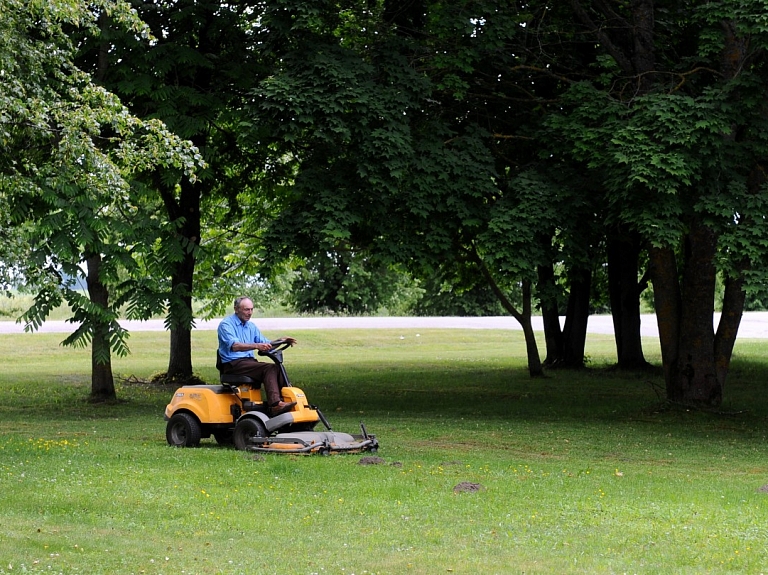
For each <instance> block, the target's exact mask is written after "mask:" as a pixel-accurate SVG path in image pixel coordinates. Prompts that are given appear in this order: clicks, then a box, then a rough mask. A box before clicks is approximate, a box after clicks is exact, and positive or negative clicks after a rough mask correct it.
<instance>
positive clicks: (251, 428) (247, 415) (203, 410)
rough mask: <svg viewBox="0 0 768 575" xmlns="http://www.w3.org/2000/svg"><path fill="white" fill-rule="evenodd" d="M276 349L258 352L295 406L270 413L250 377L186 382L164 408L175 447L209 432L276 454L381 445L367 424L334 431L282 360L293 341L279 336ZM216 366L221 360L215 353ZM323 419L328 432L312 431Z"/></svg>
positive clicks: (250, 448) (224, 441)
mask: <svg viewBox="0 0 768 575" xmlns="http://www.w3.org/2000/svg"><path fill="white" fill-rule="evenodd" d="M270 343H271V344H272V349H270V350H269V351H259V352H258V353H259V355H261V356H266V357H268V358H269V359H270V360H272V361H273V362H274V363H275V364H277V366H278V370H279V372H280V380H281V390H280V392H281V394H282V399H283V401H284V402H286V403H294V402H295V405H294V406H293V407H292V408H291V409H290V411H287V412H285V413H281V414H280V415H276V416H274V417H272V416H270V410H269V408H268V406H267V404H266V402H265V401H264V400H263V399H262V394H261V386H260V385H259V384H258V383H256V382H254V381H253V380H252V379H251V378H250V377H248V376H244V375H232V374H224V373H220V376H219V381H220V384H219V385H185V386H182V387H180V388H178V389H177V390H176V392H175V393H174V394H173V398H172V399H171V402H170V403H169V404H168V405H167V406H166V408H165V420H166V421H167V422H168V423H167V425H166V429H165V437H166V439H167V441H168V444H169V445H172V446H175V447H196V446H198V445H199V444H200V440H201V439H204V438H208V437H210V436H211V435H213V437H214V438H215V439H216V441H217V442H218V443H219V444H223V445H228V444H232V443H234V445H235V448H237V449H239V450H242V451H259V452H275V453H319V454H322V455H328V454H330V453H334V452H362V451H371V452H375V451H377V450H378V447H379V443H378V441H377V440H376V436H374V435H370V434H369V433H368V432H367V430H366V429H365V425H364V424H363V423H361V424H360V431H361V433H360V434H354V435H353V434H348V433H339V432H337V431H333V429H332V428H331V425H330V424H329V423H328V420H327V419H326V418H325V416H324V415H323V413H322V412H321V411H320V409H319V408H318V407H317V406H316V405H311V404H310V403H309V402H308V400H307V397H306V395H305V394H304V392H303V391H302V390H301V389H299V388H298V387H293V386H292V385H291V383H290V381H289V380H288V375H287V373H286V371H285V366H284V365H283V350H284V349H286V348H287V347H289V346H290V345H291V344H290V342H288V341H287V340H284V339H278V340H275V341H272V342H270ZM216 363H217V368H219V371H220V372H221V369H220V361H219V360H218V357H217V362H216ZM318 422H322V423H323V425H324V426H325V428H326V431H314V428H315V426H316V425H317V423H318Z"/></svg>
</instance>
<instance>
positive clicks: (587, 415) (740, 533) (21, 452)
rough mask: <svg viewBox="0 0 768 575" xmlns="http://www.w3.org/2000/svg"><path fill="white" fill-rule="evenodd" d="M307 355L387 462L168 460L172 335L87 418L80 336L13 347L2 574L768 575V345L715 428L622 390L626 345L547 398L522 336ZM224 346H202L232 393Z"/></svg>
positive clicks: (120, 363) (201, 335)
mask: <svg viewBox="0 0 768 575" xmlns="http://www.w3.org/2000/svg"><path fill="white" fill-rule="evenodd" d="M269 335H271V336H279V335H285V334H277V333H275V334H269ZM290 335H294V336H296V337H297V338H298V339H299V345H298V346H297V347H295V348H293V349H291V350H288V351H286V353H285V355H286V367H287V368H288V372H289V375H290V376H291V378H292V380H293V383H294V385H297V386H299V387H301V388H303V389H304V390H305V391H306V392H307V395H308V396H309V398H310V400H311V401H312V402H313V403H317V404H318V405H320V406H321V408H323V410H324V412H325V414H326V416H327V417H328V418H329V419H330V421H331V423H332V424H333V426H334V429H337V430H339V431H348V432H357V431H358V429H359V423H360V421H361V420H362V421H364V422H365V424H366V426H367V428H368V430H369V432H371V433H375V434H376V435H377V437H378V438H379V442H380V444H381V448H380V450H379V453H378V454H377V455H378V456H379V457H381V458H382V459H383V460H384V462H383V463H381V464H377V465H362V464H361V457H362V456H361V455H349V454H348V455H335V456H332V457H322V456H293V455H272V454H268V455H266V456H261V457H254V455H253V454H246V453H242V452H237V451H234V450H233V449H231V448H224V447H220V446H218V445H217V444H216V443H215V442H214V440H213V439H211V440H205V441H203V443H202V446H201V447H200V448H197V449H173V448H170V447H168V446H167V445H166V442H165V435H164V434H165V422H164V421H163V417H162V416H163V409H164V407H165V404H166V403H167V402H168V401H169V399H170V397H171V394H172V390H171V389H167V388H164V389H160V388H157V387H152V386H150V385H147V384H144V383H141V381H140V380H145V379H147V378H148V377H149V376H150V375H151V374H153V373H155V372H159V371H162V370H163V369H164V367H165V366H166V363H167V347H168V341H167V334H164V333H135V334H133V335H132V337H131V340H130V343H131V348H132V351H133V353H132V355H131V356H130V357H128V358H124V359H117V360H115V362H114V371H115V373H116V374H118V375H119V376H120V377H121V382H120V383H119V386H118V387H119V388H118V394H119V397H120V399H121V400H122V401H121V402H120V403H118V404H116V405H92V404H89V403H88V402H87V401H85V398H86V397H87V394H88V391H89V389H90V379H89V378H90V357H89V352H88V351H87V350H73V349H65V348H61V347H60V346H59V345H58V342H59V341H60V340H61V339H63V336H62V335H61V334H50V335H48V334H34V335H29V334H23V335H0V357H2V360H1V363H0V365H2V370H0V398H1V401H0V510H1V511H0V513H1V514H2V515H1V516H2V527H0V574H6V573H65V574H72V573H87V574H97V573H104V574H123V573H126V574H127V573H148V574H160V573H163V574H181V573H187V574H190V573H192V574H198V573H199V574H209V573H210V574H214V573H223V574H230V573H232V574H235V573H243V574H261V573H264V574H272V573H275V574H307V575H309V574H313V573H318V574H337V575H350V574H353V573H354V574H357V575H360V574H364V573H380V574H385V573H386V574H402V573H414V574H437V573H465V574H477V573H484V574H485V573H676V574H679V573H763V572H765V573H768V522H766V517H768V494H766V493H764V492H763V491H762V489H761V488H763V486H765V485H766V484H768V458H767V457H766V455H768V441H767V440H766V417H768V399H766V393H765V391H766V380H767V377H766V376H768V363H767V362H766V361H765V360H764V359H763V357H764V356H765V355H766V352H768V342H765V343H763V342H756V341H740V342H739V343H738V344H737V346H736V351H735V359H734V363H733V370H732V374H731V377H730V379H729V381H728V384H727V389H726V403H725V404H724V405H723V407H722V409H721V412H720V413H701V412H693V411H684V410H669V409H664V408H662V406H661V403H660V401H659V398H658V396H657V391H656V389H657V388H660V387H662V380H661V377H660V375H659V374H658V373H645V374H626V373H621V372H618V371H615V370H612V369H610V368H609V364H610V362H611V361H612V358H613V353H614V352H613V342H612V338H610V337H605V336H590V338H589V342H588V349H587V353H588V354H589V357H590V365H591V368H590V369H588V370H585V371H582V372H576V373H574V372H565V371H553V372H550V373H549V376H548V377H547V378H545V379H538V380H532V379H530V378H528V376H527V374H526V370H525V364H524V361H525V359H524V358H525V348H524V342H523V340H522V335H521V333H520V332H514V331H509V332H506V331H505V332H501V331H477V332H462V331H455V330H421V331H420V332H419V333H417V332H416V331H413V330H369V331H362V330H361V331H357V330H336V331H327V332H320V331H305V332H299V333H293V334H290ZM215 337H216V335H215V333H214V332H196V333H195V334H194V340H193V349H194V353H195V356H194V362H195V365H196V366H197V368H198V370H199V371H198V374H199V375H200V376H201V377H203V378H205V379H206V380H208V381H211V382H215V381H216V379H217V377H216V373H215V369H214V367H213V360H214V353H215V347H216V342H215ZM646 352H647V356H648V357H649V359H651V360H653V361H654V362H656V363H658V361H659V357H658V355H659V354H658V343H657V342H656V341H655V340H648V341H647V342H646ZM460 484H464V485H466V484H472V486H473V489H472V490H470V491H466V492H458V493H457V492H455V490H454V488H455V487H456V486H458V485H460Z"/></svg>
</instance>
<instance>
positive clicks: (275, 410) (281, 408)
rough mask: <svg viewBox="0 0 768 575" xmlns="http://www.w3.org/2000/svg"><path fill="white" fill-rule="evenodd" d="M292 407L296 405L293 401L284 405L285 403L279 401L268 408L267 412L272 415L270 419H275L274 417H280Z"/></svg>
mask: <svg viewBox="0 0 768 575" xmlns="http://www.w3.org/2000/svg"><path fill="white" fill-rule="evenodd" d="M294 405H296V402H295V401H292V402H290V403H286V402H285V401H279V402H277V403H275V404H274V405H272V406H270V409H269V410H270V413H271V414H272V417H275V416H276V415H280V414H281V413H285V412H286V411H290V410H291V408H292V407H293V406H294Z"/></svg>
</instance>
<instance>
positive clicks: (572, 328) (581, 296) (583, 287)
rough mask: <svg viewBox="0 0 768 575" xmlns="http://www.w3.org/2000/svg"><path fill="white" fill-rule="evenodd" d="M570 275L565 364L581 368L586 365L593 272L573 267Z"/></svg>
mask: <svg viewBox="0 0 768 575" xmlns="http://www.w3.org/2000/svg"><path fill="white" fill-rule="evenodd" d="M569 275H570V278H571V290H570V294H569V295H568V309H567V310H566V312H565V326H564V327H563V344H564V345H563V365H564V367H576V368H579V367H584V349H585V347H586V342H587V322H588V321H589V296H590V290H591V289H592V273H591V271H590V270H583V269H582V270H579V269H572V270H571V271H570V274H569Z"/></svg>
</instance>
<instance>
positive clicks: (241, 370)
mask: <svg viewBox="0 0 768 575" xmlns="http://www.w3.org/2000/svg"><path fill="white" fill-rule="evenodd" d="M221 371H222V372H223V373H228V374H233V375H247V376H248V377H250V378H251V379H253V381H255V382H256V383H257V384H262V383H263V384H264V391H265V392H266V394H267V403H268V404H269V405H275V404H276V403H279V402H280V401H281V400H282V397H281V396H280V370H279V369H278V367H277V364H275V363H267V362H264V361H257V360H255V359H253V358H251V357H244V358H242V359H236V360H234V361H231V362H229V363H224V364H222V365H221Z"/></svg>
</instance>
